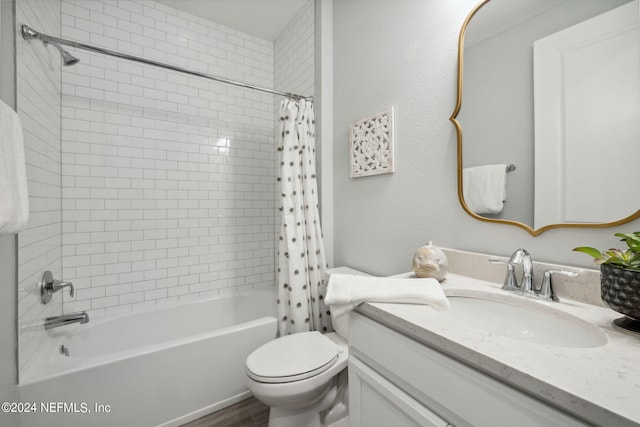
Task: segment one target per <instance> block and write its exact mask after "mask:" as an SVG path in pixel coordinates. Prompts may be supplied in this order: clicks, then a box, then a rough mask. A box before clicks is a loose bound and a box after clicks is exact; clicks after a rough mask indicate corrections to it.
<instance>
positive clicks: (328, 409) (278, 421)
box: [246, 267, 367, 427]
mask: <svg viewBox="0 0 640 427" xmlns="http://www.w3.org/2000/svg"><path fill="white" fill-rule="evenodd" d="M336 273H339V274H354V275H362V276H367V274H365V273H362V272H360V271H357V270H354V269H351V268H348V267H337V268H332V269H329V270H327V280H328V279H329V277H330V276H331V274H336ZM331 320H332V321H333V328H334V329H335V332H331V333H328V334H321V333H320V332H317V331H312V332H302V333H298V334H293V335H286V336H284V337H280V338H277V339H275V340H273V341H270V342H268V343H266V344H264V345H262V346H260V347H258V348H257V349H256V350H254V351H253V353H251V354H250V355H249V357H247V361H246V365H247V387H248V388H249V390H251V392H252V393H253V395H254V396H255V398H256V399H258V400H259V401H261V402H262V403H264V404H266V405H269V406H270V407H271V410H270V412H269V427H323V426H328V425H331V424H333V423H335V422H337V421H339V420H341V419H342V418H344V417H345V416H346V415H347V413H348V406H347V405H348V393H347V371H346V369H345V368H346V367H347V362H348V358H349V351H348V337H349V335H348V326H349V324H348V316H342V317H340V318H338V319H336V318H334V317H333V315H332V319H331Z"/></svg>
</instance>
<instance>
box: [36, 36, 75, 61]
mask: <svg viewBox="0 0 640 427" xmlns="http://www.w3.org/2000/svg"><path fill="white" fill-rule="evenodd" d="M42 43H44V45H45V46H46V45H48V44H51V46H53V47H55V48H56V49H58V50H59V51H60V55H62V65H65V66H69V65H74V64H77V63H78V62H80V60H79V59H78V58H76V57H75V56H73V55H71V54H70V53H69V52H67V51H66V50H64V49H63V48H62V47H60V45H59V44H58V43H56V42H52V41H50V40H42Z"/></svg>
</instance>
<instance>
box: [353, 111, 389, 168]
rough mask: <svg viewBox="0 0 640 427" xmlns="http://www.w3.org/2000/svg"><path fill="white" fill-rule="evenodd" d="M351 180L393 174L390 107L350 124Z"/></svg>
mask: <svg viewBox="0 0 640 427" xmlns="http://www.w3.org/2000/svg"><path fill="white" fill-rule="evenodd" d="M349 141H350V144H351V150H350V154H351V178H359V177H361V176H369V175H380V174H384V173H393V171H394V161H393V107H389V108H388V109H386V110H384V111H382V112H380V113H376V114H373V115H371V116H369V117H365V118H364V119H360V120H357V121H355V122H353V123H352V124H351V132H350V133H349Z"/></svg>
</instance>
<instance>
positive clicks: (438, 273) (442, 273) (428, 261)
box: [413, 242, 447, 282]
mask: <svg viewBox="0 0 640 427" xmlns="http://www.w3.org/2000/svg"><path fill="white" fill-rule="evenodd" d="M413 272H414V273H415V274H416V277H421V278H424V277H432V278H434V279H436V280H438V281H439V282H442V281H443V280H444V278H445V277H446V276H447V256H446V255H445V254H444V252H442V250H441V249H440V248H437V247H435V246H433V244H432V243H431V242H429V244H428V245H427V246H422V247H421V248H418V250H417V251H416V254H415V255H414V256H413Z"/></svg>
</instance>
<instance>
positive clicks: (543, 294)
mask: <svg viewBox="0 0 640 427" xmlns="http://www.w3.org/2000/svg"><path fill="white" fill-rule="evenodd" d="M552 274H561V275H563V276H568V277H576V276H577V275H578V273H576V272H574V271H567V270H547V271H545V272H544V275H543V277H542V285H540V291H539V292H538V295H539V296H540V298H543V299H548V300H551V301H560V300H559V298H558V295H556V291H555V290H554V289H553V282H552V281H551V275H552Z"/></svg>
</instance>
